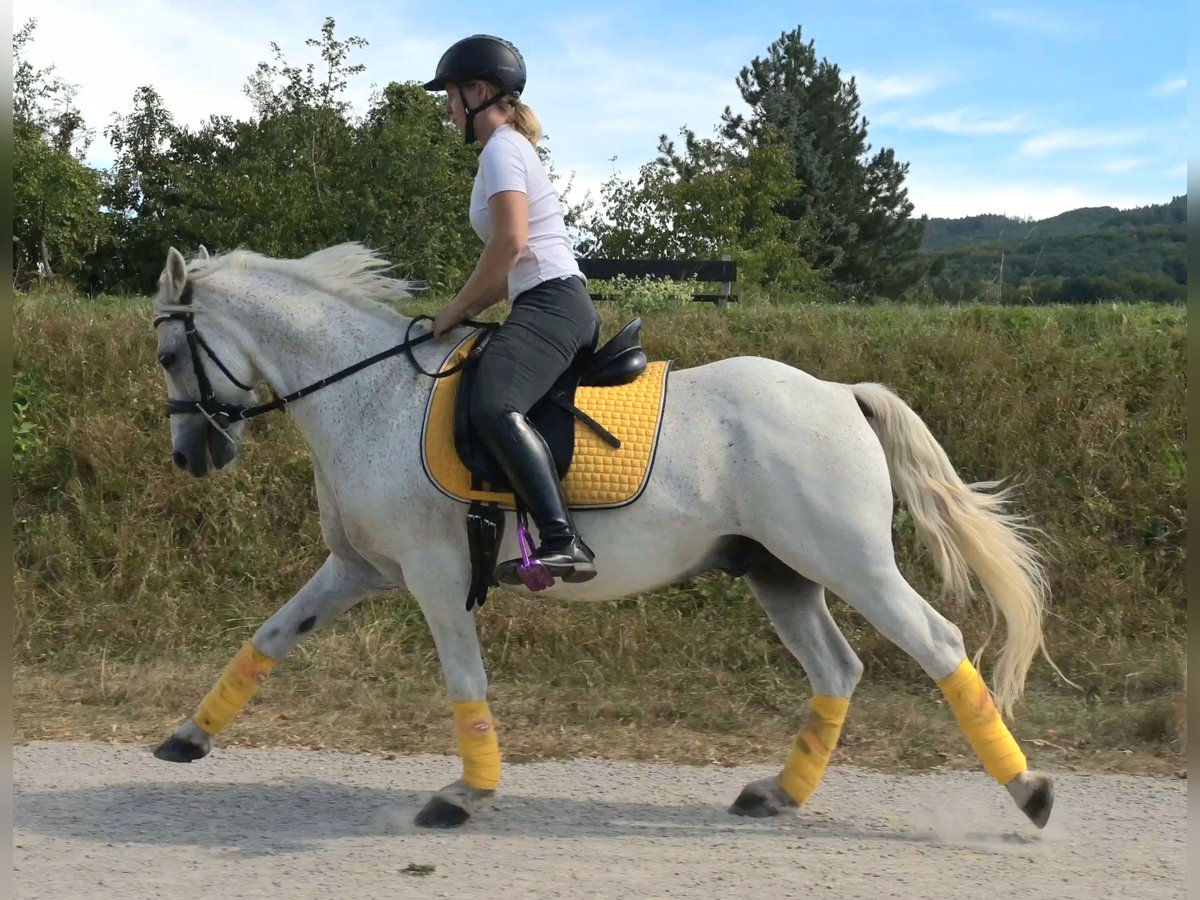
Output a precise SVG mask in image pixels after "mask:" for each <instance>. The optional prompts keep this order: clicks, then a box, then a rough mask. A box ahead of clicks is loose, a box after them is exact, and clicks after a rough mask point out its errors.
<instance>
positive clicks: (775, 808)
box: [729, 785, 783, 819]
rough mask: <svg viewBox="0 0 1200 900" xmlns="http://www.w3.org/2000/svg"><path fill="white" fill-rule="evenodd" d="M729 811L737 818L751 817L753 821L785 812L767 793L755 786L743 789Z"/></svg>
mask: <svg viewBox="0 0 1200 900" xmlns="http://www.w3.org/2000/svg"><path fill="white" fill-rule="evenodd" d="M729 811H730V812H731V813H733V814H734V815H735V816H749V817H750V818H751V819H767V818H770V817H771V816H777V815H779V814H780V813H781V812H783V807H782V806H781V805H780V804H779V802H778V801H777V800H776V799H775V798H774V797H772V796H771V795H770V794H769V793H768V792H767V791H764V790H762V789H760V788H758V787H756V786H754V785H749V786H747V787H744V788H742V792H741V793H740V794H738V798H737V799H736V800H734V801H733V805H732V806H731V807H729Z"/></svg>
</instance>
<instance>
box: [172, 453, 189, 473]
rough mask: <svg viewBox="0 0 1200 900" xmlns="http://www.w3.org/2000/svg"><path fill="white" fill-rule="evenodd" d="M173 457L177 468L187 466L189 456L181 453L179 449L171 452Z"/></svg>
mask: <svg viewBox="0 0 1200 900" xmlns="http://www.w3.org/2000/svg"><path fill="white" fill-rule="evenodd" d="M171 459H172V460H173V461H174V463H175V466H176V468H179V469H186V468H187V464H188V458H187V457H186V456H184V455H183V454H182V453H180V452H179V451H178V450H176V451H175V452H174V453H172V454H171Z"/></svg>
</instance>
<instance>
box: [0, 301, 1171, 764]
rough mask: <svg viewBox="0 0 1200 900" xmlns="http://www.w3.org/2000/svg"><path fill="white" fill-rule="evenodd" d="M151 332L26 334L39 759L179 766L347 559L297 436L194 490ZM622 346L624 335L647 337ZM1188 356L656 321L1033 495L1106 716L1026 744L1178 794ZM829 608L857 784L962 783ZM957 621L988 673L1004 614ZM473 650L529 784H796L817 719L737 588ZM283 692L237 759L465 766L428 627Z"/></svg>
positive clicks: (28, 586) (70, 318)
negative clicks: (682, 763)
mask: <svg viewBox="0 0 1200 900" xmlns="http://www.w3.org/2000/svg"><path fill="white" fill-rule="evenodd" d="M145 313H146V310H145V309H144V308H138V307H137V306H136V305H134V304H130V303H129V302H124V301H115V300H111V301H100V302H93V303H87V302H81V301H80V300H78V299H75V298H61V297H58V298H55V297H38V298H25V299H23V300H21V301H20V302H19V303H18V305H17V310H16V342H17V352H16V359H15V364H16V365H15V368H16V370H17V387H18V392H19V394H21V395H23V396H26V397H28V398H29V401H30V402H29V406H28V407H27V409H26V411H25V414H24V416H25V421H27V422H28V423H30V424H31V425H32V428H33V430H32V431H31V432H30V434H29V438H28V440H29V443H28V445H27V447H26V449H25V451H24V452H22V453H20V454H19V455H18V456H17V458H16V460H15V469H16V479H15V485H14V494H15V502H14V514H15V515H14V518H15V528H14V542H15V560H14V561H15V564H16V569H17V577H16V583H15V589H16V603H17V629H16V642H15V648H14V649H15V656H16V659H17V662H18V670H17V674H18V678H17V699H18V704H19V706H18V719H17V724H18V727H19V729H20V731H19V733H20V734H21V735H23V736H24V737H27V738H28V737H36V736H65V735H69V734H78V735H88V736H92V737H100V736H105V735H110V734H111V735H119V736H121V737H122V738H123V739H140V738H137V735H139V734H140V735H142V737H143V738H145V739H147V740H153V739H155V738H157V737H158V736H160V735H161V734H162V733H165V730H166V729H169V728H170V727H171V726H172V725H173V724H174V723H175V722H177V721H178V719H179V718H180V717H181V716H183V715H186V714H187V713H188V712H189V711H190V710H191V709H192V707H193V706H194V704H195V702H196V700H197V699H198V698H199V697H200V696H201V695H202V694H203V692H204V691H205V690H206V689H207V687H208V686H209V684H210V683H211V680H212V678H214V677H215V676H216V674H217V673H218V672H219V671H220V668H221V666H222V665H223V664H224V661H225V659H226V658H227V656H228V655H229V654H230V653H231V652H232V651H233V649H235V648H236V646H237V644H238V643H239V642H240V641H241V640H243V639H244V638H245V637H246V636H248V635H249V634H250V633H251V632H252V631H253V630H254V628H255V627H257V625H258V624H259V623H260V622H261V621H262V620H263V619H265V618H266V617H267V616H269V615H270V614H271V613H272V612H273V611H274V610H275V609H276V608H278V606H279V605H280V604H281V603H282V602H283V601H284V600H286V599H287V597H289V596H290V595H291V594H292V593H293V592H294V591H295V590H296V588H298V587H299V586H300V585H301V584H302V583H303V582H304V581H305V580H307V578H308V577H309V575H310V574H311V572H312V571H313V570H314V569H315V568H316V566H317V565H318V564H319V562H320V560H321V559H322V558H323V556H324V552H323V549H322V546H321V543H320V539H319V535H318V533H317V527H316V518H315V511H316V508H315V500H314V498H313V496H312V486H311V465H310V462H309V459H308V456H307V451H306V448H304V446H303V444H302V442H301V441H300V439H299V436H298V434H297V432H296V430H295V428H294V427H293V425H292V423H291V421H290V420H289V419H287V418H286V417H284V416H278V417H270V418H268V419H266V420H259V421H257V422H255V423H252V425H251V427H250V428H249V429H248V434H247V439H246V442H245V446H244V448H243V449H244V452H243V455H242V460H241V462H240V463H239V465H238V466H237V467H236V468H235V469H234V470H233V471H232V472H230V473H229V474H228V475H227V476H225V477H222V478H219V479H216V480H213V481H205V482H196V481H193V480H191V479H189V478H185V477H183V476H181V475H179V474H178V473H176V472H175V471H174V470H173V469H172V467H171V465H170V462H169V460H168V458H167V457H168V438H167V428H166V424H165V420H164V419H163V418H162V415H161V412H160V409H161V403H162V400H163V389H162V384H161V380H160V378H159V376H158V374H157V372H156V371H155V365H154V360H153V348H154V342H153V338H152V335H151V331H150V328H149V324H148V319H147V317H146V315H145ZM604 317H605V320H606V333H611V331H612V330H613V328H614V327H615V326H616V325H617V324H618V322H619V321H621V320H622V319H623V318H625V313H624V312H622V311H620V310H614V309H610V308H605V309H604ZM1185 330H1186V329H1185V316H1184V312H1183V310H1182V309H1179V308H1164V307H1120V308H1088V309H1035V310H1027V309H996V308H988V307H970V308H963V309H925V308H921V309H917V308H898V307H897V308H893V307H877V308H871V309H841V308H830V307H815V306H798V307H789V308H782V307H772V306H770V305H766V304H764V305H760V306H753V307H747V308H745V309H730V310H723V311H720V312H718V311H717V310H715V309H708V308H702V309H700V308H698V309H690V308H689V309H685V310H682V311H677V312H673V313H670V314H666V315H654V316H650V317H648V321H647V324H646V330H645V338H646V344H647V347H648V349H649V351H650V352H651V354H652V355H653V356H656V357H673V358H676V359H677V360H678V361H679V365H682V366H690V365H698V364H702V363H704V362H706V361H709V360H712V359H716V358H720V357H723V356H729V355H734V354H739V353H754V354H760V355H766V356H772V357H774V358H777V359H781V360H784V361H786V362H791V363H793V364H796V365H800V366H802V367H804V368H806V369H808V370H809V371H812V372H814V373H815V374H817V375H819V376H821V377H824V378H828V379H831V380H837V381H850V382H853V381H858V380H867V379H872V380H880V381H883V382H885V383H888V384H890V385H891V386H893V387H895V388H896V389H898V390H899V391H900V393H901V395H902V396H904V397H905V398H906V399H908V400H909V401H910V402H911V403H912V404H913V406H914V407H915V408H916V409H917V410H918V412H919V413H920V414H921V415H922V417H923V418H924V419H925V420H926V421H927V422H928V424H929V426H930V428H931V429H932V430H933V432H934V433H935V434H936V435H937V436H938V437H939V439H940V440H941V441H942V442H943V444H944V446H945V447H946V449H947V452H948V453H949V454H950V457H951V459H952V460H953V461H954V462H955V464H956V465H957V466H958V467H959V470H960V472H962V473H963V474H964V476H965V477H967V478H968V479H969V480H976V479H986V478H993V477H1005V476H1010V477H1012V478H1014V479H1015V480H1017V481H1018V482H1020V484H1021V488H1020V493H1019V498H1020V507H1021V511H1022V512H1027V513H1030V514H1031V515H1032V517H1033V520H1034V522H1033V523H1034V524H1035V525H1037V526H1038V527H1040V528H1041V529H1043V531H1044V532H1045V533H1046V535H1047V536H1048V537H1047V549H1048V550H1049V551H1050V552H1051V554H1052V556H1053V563H1052V566H1051V579H1052V580H1051V587H1052V592H1053V597H1054V605H1053V609H1052V612H1051V617H1050V619H1049V621H1048V624H1047V639H1048V643H1049V646H1050V649H1051V652H1052V653H1053V654H1054V656H1055V659H1056V660H1057V661H1058V662H1059V664H1060V665H1062V666H1063V668H1064V671H1065V672H1066V673H1067V674H1068V675H1069V676H1070V677H1071V678H1072V679H1073V680H1075V681H1076V682H1078V683H1079V684H1080V685H1082V686H1083V688H1084V693H1082V694H1080V693H1075V692H1073V691H1071V690H1070V689H1067V688H1065V687H1064V686H1063V685H1061V683H1060V682H1058V681H1057V679H1056V678H1055V677H1054V676H1053V674H1052V673H1051V672H1050V670H1049V669H1048V667H1046V666H1045V665H1044V664H1035V667H1034V669H1033V671H1032V673H1031V678H1030V689H1031V699H1030V701H1029V703H1028V704H1026V705H1024V706H1019V707H1018V711H1017V727H1016V732H1017V734H1018V736H1019V737H1022V738H1025V739H1028V740H1034V739H1036V740H1040V741H1044V742H1046V743H1045V745H1044V746H1038V745H1030V746H1031V747H1034V748H1036V751H1037V752H1036V753H1032V752H1031V756H1034V757H1036V756H1037V754H1040V753H1046V754H1051V755H1052V756H1053V755H1054V754H1062V755H1061V759H1060V758H1059V757H1054V758H1055V759H1059V761H1060V762H1062V763H1063V764H1072V765H1075V764H1078V765H1088V766H1091V765H1096V766H1104V767H1120V766H1121V765H1144V766H1146V767H1149V768H1153V767H1154V766H1156V765H1158V764H1160V763H1162V764H1163V765H1165V766H1168V767H1170V766H1176V765H1178V764H1179V763H1178V758H1179V753H1180V751H1181V747H1182V743H1181V742H1182V739H1183V738H1182V734H1181V733H1180V732H1179V730H1178V729H1179V726H1178V724H1177V718H1178V715H1177V713H1176V712H1175V709H1176V705H1175V704H1176V701H1175V698H1176V695H1177V692H1178V691H1179V690H1180V688H1181V686H1182V684H1183V667H1184V661H1185V652H1184V639H1185V636H1186V617H1185V596H1186V595H1185V592H1184V587H1183V584H1184V581H1183V563H1184V546H1185V540H1184V538H1185V534H1186V500H1185V497H1184V487H1185V485H1186V453H1185V444H1184V413H1183V403H1184V399H1185V397H1186V382H1185V378H1184V366H1183V361H1184V359H1185ZM896 535H897V552H898V556H899V561H900V565H901V567H902V569H903V570H904V571H905V573H906V575H908V577H909V579H910V581H911V582H912V583H913V584H914V586H915V587H916V588H917V589H918V590H919V591H921V592H922V593H923V594H925V595H926V596H930V597H935V596H936V594H937V590H936V583H935V581H934V578H933V572H932V568H931V567H930V565H929V562H928V560H927V559H926V558H925V557H924V555H923V554H922V553H921V552H920V550H919V549H918V548H917V547H916V545H915V542H914V541H913V535H912V527H911V520H909V519H907V518H906V515H905V513H904V511H901V512H900V514H899V515H898V517H897V521H896ZM833 607H834V611H835V616H836V617H837V618H838V620H839V622H840V623H841V625H842V627H843V628H844V629H845V630H846V632H847V636H848V638H849V639H850V641H851V643H852V644H853V645H854V647H855V648H856V650H857V651H858V652H859V654H860V656H861V657H862V658H863V660H864V662H865V664H866V666H867V674H866V678H865V680H864V687H863V691H862V695H861V697H860V699H858V700H856V702H855V705H854V707H853V711H852V722H857V723H858V724H856V725H852V728H851V730H850V732H849V733H848V741H847V744H846V747H845V758H849V759H855V760H856V761H862V762H865V763H870V764H879V765H900V764H904V765H910V766H911V765H917V766H921V765H932V764H938V763H939V761H940V762H950V763H953V762H954V761H955V760H956V759H957V757H955V756H953V754H954V753H959V752H961V751H963V750H965V747H964V746H963V745H962V743H961V740H960V739H959V738H958V736H957V733H956V732H955V731H954V726H953V721H952V719H951V718H950V717H948V716H947V715H946V714H945V713H944V711H939V708H938V706H937V697H936V692H935V691H931V689H930V685H929V684H928V681H927V679H926V678H925V676H924V674H923V673H922V672H921V671H920V670H919V669H918V668H917V666H916V665H915V664H914V663H913V662H912V660H910V659H908V658H907V657H906V656H904V654H902V653H900V652H899V651H897V650H896V648H895V647H893V646H892V645H890V644H889V643H888V642H887V641H885V640H884V639H883V638H881V637H880V636H879V635H878V634H877V633H876V632H875V631H874V629H872V628H870V627H869V626H868V625H867V624H866V623H865V622H864V621H863V620H862V619H861V617H859V616H858V615H857V614H856V613H854V612H853V611H852V610H850V609H848V608H847V607H846V606H845V605H844V604H842V603H840V602H837V601H836V598H835V602H834V603H833ZM946 612H947V614H949V615H951V617H952V618H954V620H955V621H956V622H958V623H959V624H960V625H961V626H962V627H963V630H964V633H965V634H966V636H967V639H968V642H969V644H971V645H972V646H975V645H977V642H978V641H979V639H980V638H981V636H982V634H983V633H984V632H985V631H986V616H985V615H984V614H983V613H982V611H981V610H980V609H979V608H978V607H972V608H970V609H968V610H965V611H961V610H949V609H947V610H946ZM480 626H481V629H482V632H483V639H484V645H485V648H486V652H487V664H488V668H489V671H490V672H491V674H492V677H493V684H494V694H493V697H494V705H495V708H496V710H497V713H498V714H499V715H500V716H502V717H503V719H504V722H505V723H506V738H505V746H506V750H507V752H508V754H509V755H510V756H522V755H524V756H537V755H563V754H593V755H615V756H624V757H630V756H632V757H636V758H654V757H655V756H661V757H663V758H676V759H686V760H690V761H703V760H707V759H725V758H728V759H748V758H760V757H759V756H756V754H760V755H761V758H779V755H780V754H782V753H783V752H784V750H785V749H786V746H787V743H788V740H789V738H790V734H791V732H792V731H793V730H794V728H795V726H796V724H797V716H798V715H799V714H800V711H802V710H803V707H804V704H805V702H806V700H807V691H806V688H805V684H804V681H803V678H802V676H801V674H800V671H799V669H798V667H797V666H796V664H795V662H794V661H793V660H792V659H791V657H790V656H789V655H788V654H787V652H786V651H785V650H784V649H783V648H782V647H781V646H780V643H779V641H778V639H777V638H776V637H775V635H774V634H773V632H772V631H771V629H770V626H769V624H768V623H767V622H766V620H765V617H764V616H763V615H762V614H761V612H760V611H759V610H758V609H757V608H756V607H755V605H754V604H753V601H752V600H751V599H750V598H749V596H748V594H747V592H746V590H745V588H744V586H743V585H742V584H741V583H740V582H735V581H731V580H729V579H728V578H725V577H723V576H705V577H702V578H699V579H696V580H694V581H692V582H689V583H687V584H684V585H680V586H678V587H675V588H672V589H669V590H666V591H661V592H657V593H656V594H655V595H652V596H648V597H638V598H631V599H629V600H625V601H620V602H618V603H613V604H601V605H595V606H582V607H577V606H571V605H568V604H547V603H543V602H539V601H533V600H520V599H517V598H513V597H507V596H505V595H503V594H497V595H496V596H495V598H494V600H493V602H491V603H489V604H488V606H487V607H486V608H485V609H484V611H483V612H482V614H481V616H480ZM987 661H988V657H985V663H986V662H987ZM282 671H283V670H281V672H282ZM101 673H103V677H101ZM286 673H287V674H286V677H283V676H281V677H279V678H277V679H273V680H272V682H271V683H270V687H269V688H268V689H267V690H265V691H264V697H263V702H262V703H260V704H258V705H257V707H256V710H255V711H254V712H252V713H251V714H249V715H247V716H246V717H245V718H244V719H242V720H239V722H238V723H237V724H236V725H235V726H234V728H233V730H232V731H231V733H230V736H231V738H232V739H234V740H241V741H262V742H280V741H282V742H296V743H325V744H327V745H329V746H342V747H345V748H347V749H362V750H383V751H391V752H400V751H407V750H413V749H435V748H440V749H443V750H449V749H450V748H451V742H450V734H449V729H448V723H447V721H446V710H445V704H444V703H443V702H442V700H441V699H440V697H439V695H438V693H437V686H438V685H439V683H440V678H439V675H438V669H437V664H436V659H435V655H434V652H433V648H432V644H431V642H430V640H429V636H428V632H427V630H426V628H425V625H424V622H423V621H422V619H421V617H420V614H419V611H418V610H417V608H416V606H415V604H413V603H412V601H411V599H410V598H407V597H404V596H394V597H386V598H380V599H378V600H375V601H372V602H371V603H369V604H366V605H364V606H363V607H362V608H361V609H358V610H355V611H354V612H353V613H352V614H351V615H350V616H349V617H348V619H347V621H346V622H344V623H343V624H340V625H339V626H338V627H337V628H335V629H334V630H332V631H331V632H329V633H328V634H323V635H319V636H316V637H314V638H313V639H312V640H311V641H310V642H308V643H306V645H304V646H303V647H302V648H301V650H300V651H298V654H297V658H296V659H295V660H289V662H288V665H287V669H286ZM280 715H283V716H287V717H288V718H286V719H279V718H277V717H278V716H280ZM750 736H753V737H750ZM1056 746H1061V747H1063V748H1067V749H1065V750H1057V749H1055V747H1056ZM939 752H941V753H949V754H952V755H951V757H950V759H949V760H943V759H942V757H940V756H938V753H939Z"/></svg>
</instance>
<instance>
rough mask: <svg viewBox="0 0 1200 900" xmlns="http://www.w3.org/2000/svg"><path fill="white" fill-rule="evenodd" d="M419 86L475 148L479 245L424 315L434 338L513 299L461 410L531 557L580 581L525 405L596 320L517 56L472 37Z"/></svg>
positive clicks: (588, 566) (576, 552)
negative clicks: (508, 499)
mask: <svg viewBox="0 0 1200 900" xmlns="http://www.w3.org/2000/svg"><path fill="white" fill-rule="evenodd" d="M425 89H426V90H429V91H445V92H446V99H447V107H448V109H449V112H450V115H451V117H452V118H453V120H454V124H455V125H456V126H457V127H458V129H459V131H461V132H462V134H463V137H464V138H465V139H466V142H467V143H468V144H470V143H474V142H475V141H478V142H479V144H480V145H481V150H480V153H479V169H478V171H477V172H476V173H475V184H474V187H473V189H472V191H471V206H470V219H471V227H472V228H474V230H475V233H476V234H478V235H479V237H480V239H482V240H483V241H484V244H485V246H484V249H483V253H482V255H481V256H480V257H479V261H478V262H477V263H476V264H475V270H474V271H473V272H472V273H471V277H470V278H468V279H467V283H466V284H465V285H464V286H463V288H462V290H461V291H459V293H458V296H456V297H455V298H454V300H453V301H451V302H450V303H449V304H447V306H446V307H445V308H444V309H443V310H442V311H441V312H440V313H438V315H437V317H436V318H435V319H434V324H433V331H434V335H435V337H437V338H442V337H444V336H445V335H446V334H448V333H449V332H450V330H451V329H453V328H454V327H455V326H457V325H458V324H460V323H461V322H462V321H463V320H464V319H466V318H469V317H471V316H474V315H476V314H477V313H479V312H480V311H481V310H484V309H486V308H487V307H489V306H491V305H492V304H494V303H497V302H499V301H500V300H502V299H504V297H506V296H507V297H509V298H511V299H512V311H511V312H510V313H509V315H508V318H507V319H506V320H505V322H504V324H503V325H502V326H501V327H500V328H499V329H498V330H496V331H495V332H494V333H493V334H492V336H491V338H490V340H489V341H488V343H487V347H486V349H485V350H484V352H483V355H482V356H481V357H480V359H479V361H478V366H479V370H478V373H477V376H476V379H475V388H474V392H473V395H472V397H471V407H470V411H471V419H472V422H473V424H474V426H475V428H476V430H477V431H478V432H479V435H480V437H481V438H482V439H483V441H484V443H485V445H486V446H487V448H488V450H489V451H490V452H491V454H492V455H493V456H494V457H495V459H496V461H497V462H498V463H499V464H500V466H501V467H502V468H503V469H504V472H505V474H506V475H507V476H508V479H509V482H510V484H511V485H512V487H513V490H514V491H515V492H516V493H517V495H518V496H519V497H520V498H521V500H522V501H524V503H525V505H526V506H527V507H528V509H529V513H530V516H531V518H532V519H533V521H534V524H535V525H536V526H537V529H538V535H539V537H540V539H541V543H540V545H539V546H538V548H537V550H536V551H535V553H534V555H535V556H536V558H537V559H538V560H539V561H540V562H541V563H542V564H543V565H544V566H546V568H547V569H548V570H549V571H550V573H551V574H552V575H554V576H555V577H558V578H562V579H563V580H565V581H569V582H579V581H587V580H589V579H591V578H594V577H595V575H596V567H595V565H594V564H593V559H594V557H593V554H592V551H591V550H590V549H589V548H588V546H587V545H586V544H585V543H584V542H583V540H582V539H581V538H580V537H579V534H578V532H577V531H576V530H575V523H574V522H573V521H572V519H571V514H570V511H569V510H568V508H567V502H566V499H565V497H564V496H563V490H562V485H561V483H560V482H559V479H558V473H557V472H556V470H555V467H554V460H553V458H552V456H551V454H550V449H549V447H547V446H546V442H545V441H544V440H543V439H542V436H541V435H540V434H539V433H538V432H537V431H536V430H535V429H534V428H533V426H532V425H530V423H529V420H528V419H526V418H525V414H526V413H528V412H529V410H530V408H531V407H532V406H533V405H534V403H536V402H537V401H538V400H540V399H541V398H542V397H543V396H544V395H545V394H546V393H547V392H548V391H549V390H550V388H551V386H552V385H553V384H554V382H555V381H557V380H558V378H559V376H561V375H562V374H563V372H565V371H566V369H567V367H568V366H570V364H571V363H572V361H573V360H574V359H575V357H576V355H577V354H578V353H579V352H580V351H581V350H583V349H585V348H590V349H594V348H595V346H596V342H597V340H598V339H599V336H600V319H599V316H598V315H597V313H596V307H595V305H594V304H593V303H592V299H591V297H589V296H588V292H587V288H586V283H585V280H584V278H583V275H582V273H581V272H580V270H579V265H578V263H576V261H575V253H574V251H573V250H572V248H571V242H570V240H569V239H568V237H567V229H566V225H565V224H564V222H563V212H562V206H561V204H560V203H559V198H558V192H557V191H556V190H555V189H554V186H553V185H552V184H551V183H550V179H549V178H548V177H547V175H546V172H545V169H544V168H543V167H542V163H541V160H540V159H539V158H538V155H537V152H536V151H535V150H534V146H535V145H536V144H537V142H538V141H539V140H540V139H541V125H540V124H539V123H538V120H537V116H535V115H534V113H533V110H531V109H530V108H529V107H528V106H526V105H525V104H523V103H522V102H521V100H520V97H521V92H522V91H523V90H524V89H525V61H524V59H523V58H522V57H521V54H520V53H519V52H518V50H517V48H516V47H514V46H513V45H512V44H510V43H509V42H508V41H505V40H503V39H501V38H498V37H493V36H491V35H474V36H472V37H468V38H465V39H463V40H461V41H459V42H458V43H456V44H454V45H453V46H452V47H450V49H449V50H447V51H446V52H445V53H444V54H443V55H442V58H441V60H440V61H439V62H438V66H437V73H436V74H435V75H434V77H433V80H431V81H429V82H427V83H426V84H425ZM514 562H515V561H512V560H510V561H509V562H508V563H504V564H501V567H500V569H501V570H512V567H513V564H514Z"/></svg>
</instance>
